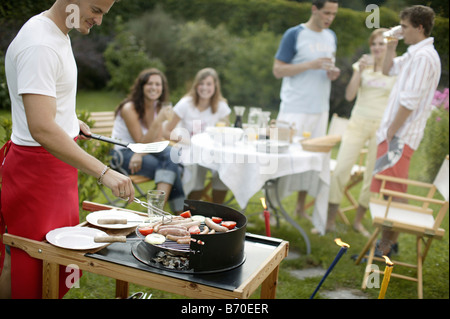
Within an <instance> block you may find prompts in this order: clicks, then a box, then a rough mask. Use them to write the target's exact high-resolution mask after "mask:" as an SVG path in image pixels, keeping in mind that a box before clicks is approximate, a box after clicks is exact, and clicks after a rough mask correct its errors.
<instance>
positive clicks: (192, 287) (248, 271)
mask: <svg viewBox="0 0 450 319" xmlns="http://www.w3.org/2000/svg"><path fill="white" fill-rule="evenodd" d="M112 208H115V209H120V210H124V211H130V210H126V209H122V208H116V207H112V206H107V205H102V204H97V203H92V202H84V203H83V209H85V210H87V211H97V210H105V209H112ZM130 212H133V213H136V214H141V215H146V214H144V213H140V212H136V211H130ZM78 226H79V227H91V225H89V224H88V223H87V222H84V223H81V224H80V225H78ZM103 230H104V231H105V232H107V233H108V230H107V229H103ZM114 231H115V233H114V234H116V235H117V232H116V230H114ZM130 233H131V235H130V236H133V234H134V230H132V231H131V232H130ZM3 241H4V243H5V244H7V245H10V246H12V247H15V248H19V249H23V250H24V251H26V252H27V253H28V254H29V255H30V256H31V257H34V258H37V259H41V260H42V261H43V291H42V297H43V298H45V299H53V298H58V289H59V288H58V278H59V265H64V266H67V265H76V266H77V267H78V268H79V269H80V270H82V271H87V272H91V273H95V274H99V275H103V276H107V277H110V278H114V279H116V297H117V298H127V297H128V296H129V287H128V286H129V283H135V284H138V285H142V286H146V287H149V288H154V289H158V290H163V291H167V292H170V293H175V294H179V295H183V296H187V297H191V298H208V299H210V298H226V299H229V298H249V297H250V296H251V294H252V293H253V292H255V290H256V289H257V288H258V287H259V286H261V298H263V299H273V298H275V294H276V286H277V281H278V271H279V266H280V263H281V261H282V260H283V259H284V258H285V257H286V256H287V254H288V246H289V245H288V242H286V241H283V240H280V239H275V238H268V237H264V236H259V235H252V234H247V236H246V242H245V254H246V259H245V262H244V263H243V264H242V265H241V266H239V267H237V268H235V269H232V270H227V271H225V272H220V273H217V274H207V275H195V274H182V273H181V274H180V273H175V272H170V271H165V270H160V269H158V268H154V267H150V266H148V265H146V264H144V263H142V262H140V261H138V260H137V259H136V258H135V257H134V256H132V254H131V245H133V242H127V243H113V244H109V245H107V246H106V247H105V248H100V250H95V251H77V250H70V249H64V248H59V247H56V246H53V245H51V244H49V243H48V242H46V241H36V240H31V239H27V238H23V237H19V236H15V235H12V234H4V236H3ZM134 243H135V242H134Z"/></svg>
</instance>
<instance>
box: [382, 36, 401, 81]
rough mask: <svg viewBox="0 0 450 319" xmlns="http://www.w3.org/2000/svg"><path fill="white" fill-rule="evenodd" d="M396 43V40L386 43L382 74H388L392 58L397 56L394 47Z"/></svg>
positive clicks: (395, 47) (392, 63) (392, 61)
mask: <svg viewBox="0 0 450 319" xmlns="http://www.w3.org/2000/svg"><path fill="white" fill-rule="evenodd" d="M397 45H398V40H391V41H389V42H388V44H387V48H386V55H385V56H384V62H383V70H382V71H383V74H384V75H389V72H390V71H391V68H392V66H393V65H394V58H395V57H396V56H397V53H396V49H397Z"/></svg>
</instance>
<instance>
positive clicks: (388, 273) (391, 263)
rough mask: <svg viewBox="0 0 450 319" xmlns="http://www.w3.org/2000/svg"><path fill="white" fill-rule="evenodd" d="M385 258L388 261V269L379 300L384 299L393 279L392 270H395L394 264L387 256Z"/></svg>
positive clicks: (385, 270) (385, 272)
mask: <svg viewBox="0 0 450 319" xmlns="http://www.w3.org/2000/svg"><path fill="white" fill-rule="evenodd" d="M383 258H384V259H385V260H386V268H385V269H384V277H383V282H382V283H381V289H380V294H379V295H378V299H384V296H385V295H386V290H387V287H388V285H389V280H390V279H391V274H392V270H393V269H394V263H393V262H392V261H391V260H390V259H389V258H388V257H387V256H383Z"/></svg>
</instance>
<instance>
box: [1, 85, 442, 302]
mask: <svg viewBox="0 0 450 319" xmlns="http://www.w3.org/2000/svg"><path fill="white" fill-rule="evenodd" d="M77 98H78V100H77V110H78V111H81V110H88V111H91V112H93V111H107V110H114V109H115V107H116V106H117V105H118V104H119V103H120V101H121V100H122V99H123V98H124V96H122V95H120V94H115V93H111V92H106V91H105V92H80V93H79V94H78V97H77ZM1 115H2V116H8V114H1ZM419 152H420V149H419V150H418V151H417V152H416V154H415V155H414V156H413V158H412V162H411V168H410V172H411V174H410V175H411V178H412V179H417V178H418V176H419V175H420V174H419V173H420V172H421V169H422V163H421V162H420V161H421V159H420V158H421V157H420V156H416V155H418V153H419ZM335 154H336V150H333V153H332V156H333V157H335ZM150 187H153V183H151V182H150V183H147V185H145V188H148V189H149V188H150ZM359 191H360V190H359V188H358V187H356V188H354V190H353V195H354V196H355V197H356V198H357V196H358V193H359ZM261 195H262V192H261V193H259V194H256V195H255V196H254V197H253V198H252V200H251V201H250V203H249V206H248V207H247V211H246V214H247V216H248V217H249V226H248V232H250V233H256V234H262V235H264V234H265V232H264V222H263V219H262V208H261V204H260V202H259V197H261ZM229 196H230V195H229ZM295 200H296V194H292V195H290V196H289V197H286V198H285V199H284V200H283V205H284V206H285V207H286V208H287V210H288V211H289V212H293V210H294V207H295ZM95 201H97V202H100V203H104V202H105V199H104V197H103V196H99V197H98V198H97V199H96V200H95ZM346 204H348V203H343V205H346ZM230 205H231V206H233V207H237V204H236V202H234V201H232V202H231V204H230ZM129 207H130V208H131V209H136V210H140V209H141V208H140V207H139V206H138V205H137V204H132V205H130V206H129ZM309 213H310V214H311V213H312V208H311V209H310V211H309ZM85 215H86V213H85V212H83V213H82V214H81V216H80V218H81V220H83V219H84V218H85ZM354 215H355V212H354V211H352V212H349V213H348V218H349V220H350V221H352V220H353V218H354ZM293 217H294V219H296V220H297V221H298V223H299V224H300V225H301V226H302V227H303V228H304V229H305V230H306V231H307V233H308V235H309V238H310V241H311V250H312V253H311V254H310V255H309V256H307V255H305V251H306V249H305V244H304V241H303V239H302V237H301V236H300V234H299V233H298V232H297V231H296V230H295V229H294V228H293V227H292V226H290V225H289V224H287V223H286V222H283V221H282V222H281V225H280V227H278V228H277V227H276V226H275V225H273V226H272V236H273V237H277V238H282V239H284V240H287V241H289V243H290V250H291V251H292V252H296V253H298V254H300V257H298V258H294V259H290V260H285V261H283V262H282V263H281V267H280V274H279V283H278V287H277V298H280V299H307V298H309V296H310V295H311V294H312V292H313V291H314V289H315V287H316V286H317V284H318V283H319V281H320V279H321V278H317V277H315V278H309V279H304V280H299V279H297V278H295V277H293V276H292V275H291V274H290V270H294V269H306V268H310V267H322V268H323V269H327V268H328V266H329V265H330V264H331V262H332V261H333V260H334V258H335V256H336V254H337V252H338V250H339V247H338V246H336V244H335V243H334V239H335V238H336V237H341V238H342V240H343V241H345V242H347V243H348V244H349V245H350V248H349V250H348V252H347V254H346V255H344V256H343V258H342V259H341V260H340V262H339V263H338V264H337V266H336V267H335V268H334V270H333V272H332V273H331V274H330V276H329V277H328V278H327V280H326V281H325V283H324V284H323V286H322V288H321V290H320V291H319V293H318V294H317V295H316V298H324V297H323V296H322V295H321V294H320V292H322V291H325V290H334V289H337V288H349V289H357V290H358V289H360V287H361V281H362V277H363V272H364V268H365V266H366V265H365V264H361V265H358V266H356V265H355V264H354V262H353V260H352V259H351V258H350V256H351V255H354V254H358V253H359V252H360V251H361V249H362V247H363V245H364V244H365V242H366V238H365V237H363V236H362V235H360V234H359V233H356V232H354V231H353V230H352V229H351V227H348V226H346V225H345V224H344V223H343V222H342V221H341V220H339V219H338V220H337V223H338V224H337V229H338V231H337V233H334V234H326V235H325V236H318V235H313V234H311V233H310V230H311V228H312V227H313V226H312V224H311V223H310V222H309V221H307V220H304V219H297V217H295V216H293ZM363 223H364V225H365V227H366V228H367V229H368V230H369V231H371V230H373V228H372V227H371V221H370V215H369V213H367V215H366V217H365V220H364V222H363ZM442 227H443V228H444V229H445V230H446V235H445V237H444V238H443V240H441V241H434V242H433V244H432V246H431V249H430V251H429V254H428V257H427V259H426V261H425V263H424V270H423V282H424V289H423V290H424V298H426V299H448V298H449V267H448V264H449V236H448V229H449V219H448V214H447V215H446V217H445V219H444V222H443V224H442ZM399 245H400V254H399V256H397V259H399V260H402V261H406V262H413V261H414V260H415V238H414V237H413V236H410V235H401V236H400V238H399ZM383 267H384V265H381V264H380V268H382V269H383ZM394 271H401V272H403V273H404V274H414V273H415V270H411V269H408V268H405V269H403V270H402V269H401V267H395V268H394ZM79 286H80V287H79V288H74V289H72V290H71V291H70V292H69V293H68V294H67V295H66V297H65V298H67V299H97V298H99V299H105V298H114V291H115V282H114V280H112V279H109V278H106V277H103V276H99V275H95V274H90V273H87V272H84V275H83V276H82V278H81V281H80V285H79ZM136 291H145V292H148V293H152V294H153V298H155V299H173V298H181V297H180V296H177V295H173V294H169V293H165V292H162V291H156V290H152V289H148V288H145V287H141V286H138V285H131V287H130V292H136ZM416 291H417V289H416V284H415V283H414V282H409V281H405V280H400V279H397V278H391V281H390V283H389V288H388V291H387V294H386V299H416V298H417V292H416ZM365 293H366V295H367V297H368V298H370V299H376V298H377V297H378V293H379V289H376V288H373V289H367V290H366V292H365ZM258 297H259V291H257V292H256V293H255V294H254V295H253V296H252V298H258Z"/></svg>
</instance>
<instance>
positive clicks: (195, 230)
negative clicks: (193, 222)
mask: <svg viewBox="0 0 450 319" xmlns="http://www.w3.org/2000/svg"><path fill="white" fill-rule="evenodd" d="M189 233H191V234H194V235H195V234H200V228H199V227H198V226H191V227H189Z"/></svg>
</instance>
